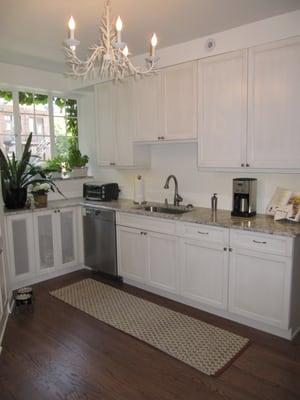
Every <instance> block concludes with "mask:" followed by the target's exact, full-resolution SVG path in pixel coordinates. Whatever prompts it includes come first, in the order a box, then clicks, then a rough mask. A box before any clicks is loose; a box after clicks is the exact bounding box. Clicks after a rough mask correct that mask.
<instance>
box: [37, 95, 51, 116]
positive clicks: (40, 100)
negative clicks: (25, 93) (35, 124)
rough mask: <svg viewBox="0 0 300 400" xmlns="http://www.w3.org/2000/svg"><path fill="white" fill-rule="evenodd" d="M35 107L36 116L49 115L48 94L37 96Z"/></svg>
mask: <svg viewBox="0 0 300 400" xmlns="http://www.w3.org/2000/svg"><path fill="white" fill-rule="evenodd" d="M34 107H35V113H36V114H42V115H48V114H49V110H48V108H49V107H48V96H47V95H46V94H35V95H34Z"/></svg>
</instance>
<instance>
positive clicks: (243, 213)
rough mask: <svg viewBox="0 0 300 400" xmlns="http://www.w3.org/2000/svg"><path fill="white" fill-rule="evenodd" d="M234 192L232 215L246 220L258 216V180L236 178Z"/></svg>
mask: <svg viewBox="0 0 300 400" xmlns="http://www.w3.org/2000/svg"><path fill="white" fill-rule="evenodd" d="M232 191H233V196H232V197H233V198H232V212H231V215H233V216H236V217H246V218H247V217H253V216H254V215H256V191H257V179H255V178H235V179H233V189H232Z"/></svg>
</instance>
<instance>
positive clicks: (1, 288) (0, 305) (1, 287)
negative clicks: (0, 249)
mask: <svg viewBox="0 0 300 400" xmlns="http://www.w3.org/2000/svg"><path fill="white" fill-rule="evenodd" d="M0 295H1V297H0V319H1V316H2V314H3V312H4V307H5V304H6V300H7V288H6V278H5V271H4V259H3V253H1V254H0Z"/></svg>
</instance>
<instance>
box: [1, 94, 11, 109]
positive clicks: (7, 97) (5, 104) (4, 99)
mask: <svg viewBox="0 0 300 400" xmlns="http://www.w3.org/2000/svg"><path fill="white" fill-rule="evenodd" d="M2 111H5V112H13V99H12V92H9V91H4V90H0V112H2Z"/></svg>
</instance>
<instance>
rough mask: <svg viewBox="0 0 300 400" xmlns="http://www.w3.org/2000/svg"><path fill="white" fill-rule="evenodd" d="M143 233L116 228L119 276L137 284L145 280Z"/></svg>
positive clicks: (145, 244)
mask: <svg viewBox="0 0 300 400" xmlns="http://www.w3.org/2000/svg"><path fill="white" fill-rule="evenodd" d="M144 233H145V232H144V231H141V230H139V229H135V228H127V227H124V226H118V227H117V235H118V240H117V246H118V271H119V275H120V276H123V277H124V278H129V279H132V280H134V281H137V282H143V283H144V282H146V280H147V238H146V235H145V234H144Z"/></svg>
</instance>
